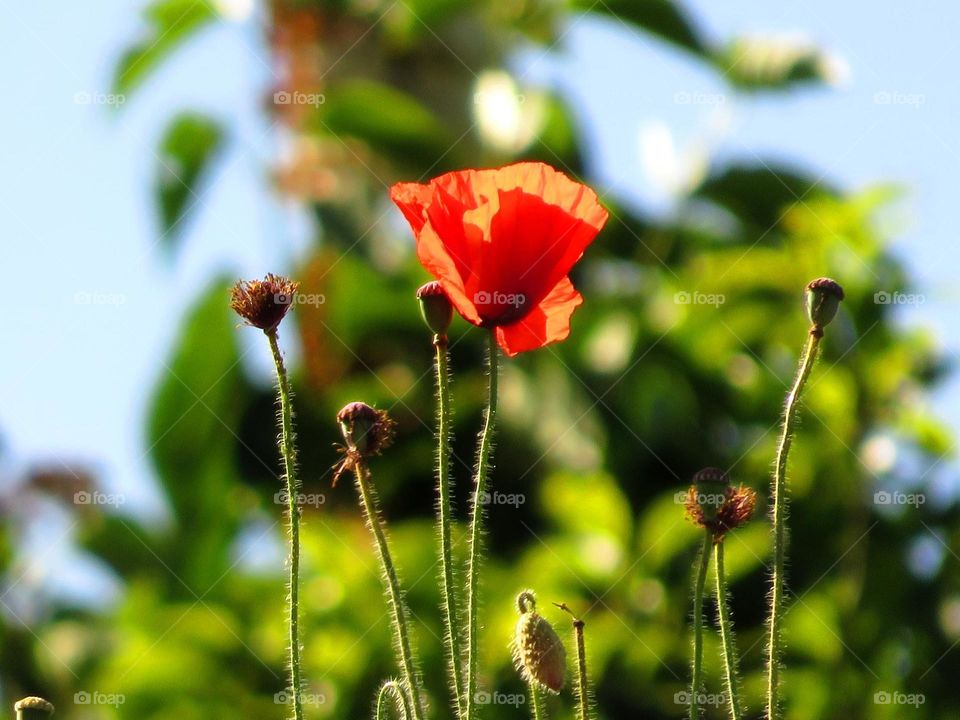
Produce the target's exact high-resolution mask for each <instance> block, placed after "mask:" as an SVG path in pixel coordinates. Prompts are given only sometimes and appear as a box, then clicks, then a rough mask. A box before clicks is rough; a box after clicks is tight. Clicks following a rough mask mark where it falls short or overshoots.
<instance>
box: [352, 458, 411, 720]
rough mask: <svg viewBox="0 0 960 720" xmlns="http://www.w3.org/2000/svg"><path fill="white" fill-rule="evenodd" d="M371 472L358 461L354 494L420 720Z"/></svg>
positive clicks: (402, 615) (399, 597) (398, 596)
mask: <svg viewBox="0 0 960 720" xmlns="http://www.w3.org/2000/svg"><path fill="white" fill-rule="evenodd" d="M369 473H370V471H369V469H368V468H367V464H366V462H363V461H360V462H357V463H355V465H354V476H355V477H356V479H357V492H358V493H359V494H360V502H361V504H362V505H363V513H364V515H365V516H366V520H367V527H369V528H370V532H371V533H372V534H373V540H374V547H375V548H376V551H377V560H378V561H379V562H380V574H381V577H382V579H383V583H384V586H385V588H386V591H387V604H388V605H389V606H390V622H391V625H392V626H393V635H394V645H395V646H396V648H397V652H398V654H399V658H398V659H399V665H400V672H401V673H402V675H403V681H404V684H405V685H406V691H407V695H408V697H409V700H410V712H411V715H412V716H413V720H423V704H422V701H421V699H420V686H419V684H418V683H417V675H416V670H415V664H414V659H413V652H412V651H411V646H410V634H409V632H408V631H407V612H406V608H405V607H404V604H403V595H402V593H401V590H400V580H399V578H398V577H397V569H396V566H395V565H394V563H393V556H392V555H391V553H390V545H389V543H388V541H387V532H386V530H385V529H384V523H383V518H381V517H380V509H379V506H378V502H377V495H376V491H375V490H374V489H373V486H372V485H371V484H370V475H369Z"/></svg>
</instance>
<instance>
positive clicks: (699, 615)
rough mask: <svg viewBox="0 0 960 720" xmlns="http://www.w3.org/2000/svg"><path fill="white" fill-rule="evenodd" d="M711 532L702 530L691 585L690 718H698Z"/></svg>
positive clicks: (693, 719) (694, 719)
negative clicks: (698, 560) (693, 578)
mask: <svg viewBox="0 0 960 720" xmlns="http://www.w3.org/2000/svg"><path fill="white" fill-rule="evenodd" d="M712 542H713V534H712V533H711V532H710V530H706V531H704V534H703V547H702V548H701V550H700V564H699V567H698V568H697V578H696V581H695V582H694V586H693V671H692V673H691V678H690V720H699V718H700V695H701V694H702V693H701V692H700V691H701V688H702V686H703V588H704V585H706V582H707V566H708V565H709V564H710V544H711V543H712Z"/></svg>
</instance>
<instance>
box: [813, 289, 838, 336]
mask: <svg viewBox="0 0 960 720" xmlns="http://www.w3.org/2000/svg"><path fill="white" fill-rule="evenodd" d="M841 300H843V288H842V287H840V284H839V283H837V282H836V281H835V280H831V279H830V278H819V279H817V280H813V281H812V282H810V284H808V285H807V317H809V318H810V322H811V323H812V324H813V327H814V329H816V330H820V331H822V330H823V328H825V327H826V326H827V325H829V324H830V321H831V320H833V318H834V317H835V316H836V314H837V310H838V309H839V307H840V301H841Z"/></svg>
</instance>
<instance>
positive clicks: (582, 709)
mask: <svg viewBox="0 0 960 720" xmlns="http://www.w3.org/2000/svg"><path fill="white" fill-rule="evenodd" d="M554 605H556V606H557V607H558V608H560V609H561V610H563V611H564V612H566V613H569V614H570V616H571V617H572V618H573V635H574V642H575V644H576V646H577V700H578V703H579V704H578V706H577V720H589V718H590V686H589V680H588V676H587V652H586V646H585V643H584V639H583V628H584V626H585V625H586V623H585V622H584V621H583V620H581V619H580V618H578V617H577V616H576V615H574V614H573V611H572V610H571V609H570V608H569V607H567V604H566V603H554Z"/></svg>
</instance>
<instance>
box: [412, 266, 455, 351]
mask: <svg viewBox="0 0 960 720" xmlns="http://www.w3.org/2000/svg"><path fill="white" fill-rule="evenodd" d="M417 299H418V300H419V301H420V314H421V315H422V316H423V321H424V322H425V323H426V324H427V327H428V328H430V331H431V332H432V333H433V334H434V335H437V336H438V337H443V336H445V335H446V334H447V329H448V328H449V327H450V323H451V322H453V305H452V304H451V303H450V298H448V297H447V293H446V292H444V289H443V287H441V285H440V283H438V282H437V281H436V280H433V281H431V282H428V283H427V284H425V285H421V286H420V289H419V290H417Z"/></svg>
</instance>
